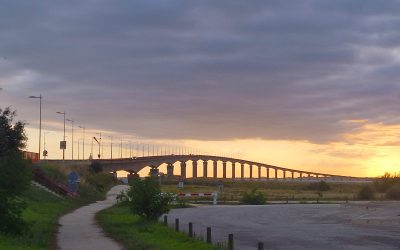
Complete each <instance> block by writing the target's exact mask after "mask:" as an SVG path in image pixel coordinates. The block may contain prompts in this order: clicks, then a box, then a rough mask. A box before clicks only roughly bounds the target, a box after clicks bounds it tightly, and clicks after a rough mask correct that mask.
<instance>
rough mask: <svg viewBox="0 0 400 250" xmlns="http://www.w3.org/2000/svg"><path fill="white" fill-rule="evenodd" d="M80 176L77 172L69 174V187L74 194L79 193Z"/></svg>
mask: <svg viewBox="0 0 400 250" xmlns="http://www.w3.org/2000/svg"><path fill="white" fill-rule="evenodd" d="M79 182H80V180H79V175H78V174H77V173H76V172H71V173H69V174H68V187H69V189H70V190H72V191H73V192H77V191H78V188H79Z"/></svg>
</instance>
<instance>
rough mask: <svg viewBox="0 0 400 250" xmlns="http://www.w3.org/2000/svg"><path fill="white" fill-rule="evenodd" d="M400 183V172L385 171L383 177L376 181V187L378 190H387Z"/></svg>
mask: <svg viewBox="0 0 400 250" xmlns="http://www.w3.org/2000/svg"><path fill="white" fill-rule="evenodd" d="M396 184H398V185H400V174H393V175H392V174H390V173H385V174H384V175H383V176H382V177H380V178H379V179H377V180H375V181H374V186H375V189H376V190H378V192H386V191H388V190H389V189H390V188H391V187H392V186H394V185H396Z"/></svg>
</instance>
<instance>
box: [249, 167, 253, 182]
mask: <svg viewBox="0 0 400 250" xmlns="http://www.w3.org/2000/svg"><path fill="white" fill-rule="evenodd" d="M249 168H250V180H251V181H252V180H253V164H249Z"/></svg>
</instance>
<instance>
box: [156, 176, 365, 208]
mask: <svg viewBox="0 0 400 250" xmlns="http://www.w3.org/2000/svg"><path fill="white" fill-rule="evenodd" d="M218 182H219V181H215V180H186V181H185V186H184V189H183V190H180V189H178V187H177V182H167V181H166V182H164V184H163V185H162V191H163V192H171V193H179V192H185V193H191V192H217V191H218ZM309 185H310V183H306V182H290V181H289V182H279V181H278V182H276V181H269V182H258V181H244V182H233V181H229V180H228V181H224V190H223V192H219V194H218V203H227V204H237V203H239V201H240V200H241V199H242V196H243V193H245V192H251V190H252V189H254V188H256V189H257V191H258V192H261V193H263V194H264V196H265V198H266V200H267V201H288V200H289V201H300V202H302V201H311V202H313V201H316V200H317V199H319V201H345V200H353V199H355V198H357V193H358V191H359V190H360V188H361V187H362V186H363V185H364V184H363V183H329V188H330V189H329V190H327V191H323V192H321V191H316V190H310V189H309ZM322 193H323V196H321V195H322ZM185 199H186V200H188V201H203V202H209V203H211V198H209V197H204V198H201V197H193V198H185Z"/></svg>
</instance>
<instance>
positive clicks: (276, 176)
mask: <svg viewBox="0 0 400 250" xmlns="http://www.w3.org/2000/svg"><path fill="white" fill-rule="evenodd" d="M274 170H275V180H276V181H277V180H278V169H276V168H274Z"/></svg>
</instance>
